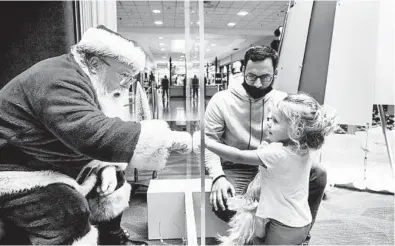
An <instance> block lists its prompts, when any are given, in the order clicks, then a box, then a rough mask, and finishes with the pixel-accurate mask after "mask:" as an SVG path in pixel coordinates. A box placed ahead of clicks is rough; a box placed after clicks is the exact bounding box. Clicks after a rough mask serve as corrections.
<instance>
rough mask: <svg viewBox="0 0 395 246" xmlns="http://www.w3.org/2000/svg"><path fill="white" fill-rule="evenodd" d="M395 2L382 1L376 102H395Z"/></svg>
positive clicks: (375, 92) (375, 90)
mask: <svg viewBox="0 0 395 246" xmlns="http://www.w3.org/2000/svg"><path fill="white" fill-rule="evenodd" d="M394 8H395V3H394V1H391V0H386V1H380V12H379V13H380V14H379V26H378V44H377V63H376V64H377V66H376V68H377V81H376V84H375V89H374V103H375V104H394V103H395V95H394V94H395V85H394V84H395V83H394V79H395V78H394V66H395V64H394V45H395V43H394V42H395V40H394V29H395V28H394V27H395V25H394V22H395V20H394V17H395V11H394Z"/></svg>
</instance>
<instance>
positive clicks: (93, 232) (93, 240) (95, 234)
mask: <svg viewBox="0 0 395 246" xmlns="http://www.w3.org/2000/svg"><path fill="white" fill-rule="evenodd" d="M98 239H99V231H98V230H97V228H96V227H94V226H91V229H90V231H89V232H88V233H87V234H86V235H85V236H83V237H82V238H80V239H78V240H76V241H75V242H74V243H73V244H72V245H98Z"/></svg>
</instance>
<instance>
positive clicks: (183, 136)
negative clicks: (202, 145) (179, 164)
mask: <svg viewBox="0 0 395 246" xmlns="http://www.w3.org/2000/svg"><path fill="white" fill-rule="evenodd" d="M171 138H172V141H173V143H172V145H171V148H170V150H172V151H176V152H178V153H180V154H183V155H185V154H189V153H191V152H192V136H191V134H190V133H189V132H178V131H172V132H171Z"/></svg>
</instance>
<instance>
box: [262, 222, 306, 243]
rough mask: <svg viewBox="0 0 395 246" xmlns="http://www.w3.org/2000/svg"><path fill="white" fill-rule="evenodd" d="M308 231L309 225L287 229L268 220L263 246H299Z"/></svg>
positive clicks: (287, 227)
mask: <svg viewBox="0 0 395 246" xmlns="http://www.w3.org/2000/svg"><path fill="white" fill-rule="evenodd" d="M309 230H310V225H307V226H305V227H289V226H286V225H284V224H282V223H280V222H278V221H276V220H270V222H269V224H268V227H267V231H266V237H265V239H264V244H265V245H301V244H302V243H303V242H304V240H305V239H306V236H307V234H308V232H309Z"/></svg>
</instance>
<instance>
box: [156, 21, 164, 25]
mask: <svg viewBox="0 0 395 246" xmlns="http://www.w3.org/2000/svg"><path fill="white" fill-rule="evenodd" d="M154 23H155V25H162V24H163V22H162V21H155V22H154Z"/></svg>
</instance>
